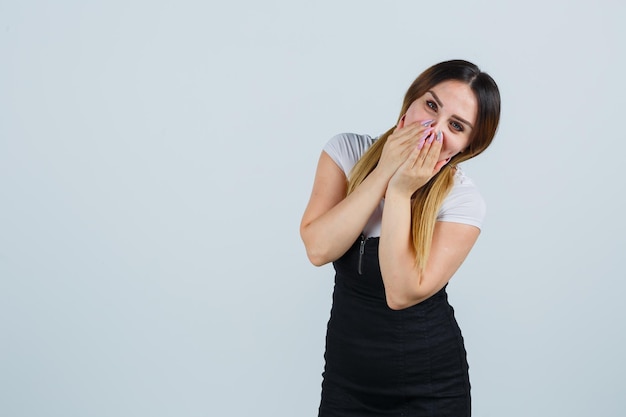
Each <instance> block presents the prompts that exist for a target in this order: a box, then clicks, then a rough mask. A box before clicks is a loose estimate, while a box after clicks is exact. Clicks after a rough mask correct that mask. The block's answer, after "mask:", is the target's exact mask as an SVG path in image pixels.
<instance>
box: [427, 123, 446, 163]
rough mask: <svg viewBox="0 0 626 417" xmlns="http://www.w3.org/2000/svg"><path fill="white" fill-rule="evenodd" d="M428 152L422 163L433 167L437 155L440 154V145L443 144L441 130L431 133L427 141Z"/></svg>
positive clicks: (437, 159)
mask: <svg viewBox="0 0 626 417" xmlns="http://www.w3.org/2000/svg"><path fill="white" fill-rule="evenodd" d="M427 144H428V152H427V154H426V156H425V158H424V165H425V166H430V167H432V168H433V169H434V168H435V165H436V164H437V161H439V155H440V154H441V147H442V145H443V132H442V131H438V132H437V133H436V134H432V135H431V136H430V137H429V138H428V141H427Z"/></svg>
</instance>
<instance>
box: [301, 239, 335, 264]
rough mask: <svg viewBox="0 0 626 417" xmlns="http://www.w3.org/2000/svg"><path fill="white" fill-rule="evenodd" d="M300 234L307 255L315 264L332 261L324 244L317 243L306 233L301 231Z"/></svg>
mask: <svg viewBox="0 0 626 417" xmlns="http://www.w3.org/2000/svg"><path fill="white" fill-rule="evenodd" d="M300 235H301V237H302V241H303V242H304V247H305V249H306V256H307V258H309V261H310V262H311V263H312V264H313V265H315V266H322V265H326V264H327V263H329V262H331V261H332V259H330V257H329V254H328V253H327V251H326V250H325V249H324V246H323V245H320V244H319V243H316V242H315V241H314V240H313V239H311V238H310V237H308V238H307V236H306V235H305V233H302V232H301V234H300Z"/></svg>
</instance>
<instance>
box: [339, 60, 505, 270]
mask: <svg viewBox="0 0 626 417" xmlns="http://www.w3.org/2000/svg"><path fill="white" fill-rule="evenodd" d="M449 80H455V81H461V82H464V83H466V84H467V85H468V86H469V87H470V88H471V89H472V91H473V92H474V94H475V95H476V100H477V102H478V114H477V116H476V123H475V125H474V128H473V129H472V134H471V136H470V140H469V146H468V147H467V148H466V149H465V150H464V151H463V152H460V153H458V154H456V155H455V156H453V157H452V158H451V159H450V161H449V162H448V164H446V165H444V166H443V168H441V170H440V171H439V172H438V173H437V174H436V175H435V176H434V177H433V178H431V179H430V180H429V181H428V182H427V183H426V184H425V185H424V186H422V187H420V188H419V189H418V190H417V191H415V193H414V194H413V196H412V202H411V229H412V236H413V246H414V249H415V263H416V266H417V268H418V270H419V271H420V272H422V271H424V269H425V268H426V263H427V261H428V256H429V255H430V248H431V244H432V238H433V233H434V230H435V223H436V221H437V214H438V212H439V208H440V207H441V204H442V203H443V200H444V199H445V198H446V196H447V195H448V193H449V192H450V190H451V189H452V186H453V185H454V174H455V171H456V165H457V164H459V163H460V162H463V161H466V160H468V159H470V158H473V157H475V156H476V155H479V154H480V153H482V152H483V151H484V150H485V149H487V147H488V146H489V145H490V144H491V142H492V140H493V137H494V136H495V134H496V130H497V129H498V122H499V120H500V92H499V90H498V86H497V85H496V83H495V81H494V80H493V79H492V78H491V77H490V76H489V75H488V74H487V73H485V72H482V71H481V70H480V69H479V68H478V67H477V66H476V65H474V64H472V63H471V62H467V61H463V60H452V61H445V62H441V63H439V64H435V65H433V66H432V67H430V68H428V69H427V70H426V71H424V72H423V73H422V74H421V75H420V76H419V77H417V79H416V80H415V81H413V84H411V86H410V87H409V89H408V91H407V92H406V95H405V96H404V101H403V103H402V109H401V110H400V115H399V116H398V122H399V121H400V118H401V117H402V116H403V115H404V114H405V113H406V112H407V110H408V108H409V106H410V105H411V104H412V103H413V102H414V101H415V100H417V99H418V98H420V97H421V96H423V95H424V94H426V92H428V90H430V89H431V88H433V87H434V86H436V85H437V84H439V83H441V82H443V81H449ZM394 130H395V126H394V127H392V128H391V129H389V130H388V131H387V132H385V133H384V134H383V135H382V136H380V138H379V139H378V140H377V141H376V142H375V143H374V144H373V145H372V146H371V147H370V148H369V149H368V150H367V152H366V153H365V154H364V155H363V156H362V157H361V159H360V160H359V161H358V162H357V163H356V165H355V166H354V168H353V169H352V172H351V173H350V179H349V181H348V194H350V193H351V192H353V191H354V189H355V188H356V187H357V186H358V185H359V184H361V183H362V182H363V180H364V179H365V178H366V177H367V176H368V175H369V174H370V173H371V172H372V171H373V170H374V168H375V167H376V165H377V164H378V161H379V160H380V155H381V153H382V151H383V147H384V146H385V143H386V142H387V138H388V137H389V135H391V134H392V133H393V131H394Z"/></svg>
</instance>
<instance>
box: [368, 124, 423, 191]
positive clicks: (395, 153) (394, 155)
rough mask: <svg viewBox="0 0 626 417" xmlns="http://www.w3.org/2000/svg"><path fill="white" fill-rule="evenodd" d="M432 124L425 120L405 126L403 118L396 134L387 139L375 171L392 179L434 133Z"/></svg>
mask: <svg viewBox="0 0 626 417" xmlns="http://www.w3.org/2000/svg"><path fill="white" fill-rule="evenodd" d="M431 123H432V120H425V121H421V122H416V123H412V124H410V125H408V126H405V125H404V117H402V119H400V122H399V123H398V126H397V127H396V129H395V130H394V132H393V133H392V134H391V135H389V137H388V138H387V142H386V143H385V145H384V146H383V151H382V154H381V155H380V160H379V161H378V165H376V168H375V170H376V171H378V172H380V173H381V174H382V175H383V176H384V177H385V178H386V179H387V180H389V179H391V177H392V176H393V174H395V172H396V171H397V170H398V168H399V167H400V166H401V165H402V164H403V163H404V162H405V161H406V160H407V158H408V157H409V155H410V154H411V151H412V150H413V149H415V147H416V146H417V144H418V143H419V142H420V141H423V140H424V139H426V137H427V136H428V135H429V134H430V133H431V132H432V131H433V128H432V127H430V124H431Z"/></svg>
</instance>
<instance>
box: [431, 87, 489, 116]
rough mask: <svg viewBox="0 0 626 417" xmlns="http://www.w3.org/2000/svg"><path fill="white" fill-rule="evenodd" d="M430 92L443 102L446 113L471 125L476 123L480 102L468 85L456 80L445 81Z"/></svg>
mask: <svg viewBox="0 0 626 417" xmlns="http://www.w3.org/2000/svg"><path fill="white" fill-rule="evenodd" d="M429 91H432V92H433V93H434V95H436V97H437V98H438V99H439V100H440V101H441V104H443V108H444V110H445V111H446V112H448V113H451V114H454V115H457V116H459V117H462V118H463V119H466V120H468V121H469V122H470V123H475V122H476V115H477V113H478V100H477V99H476V95H475V94H474V91H472V89H471V87H470V86H469V85H467V84H466V83H464V82H462V81H456V80H449V81H443V82H441V83H439V84H437V85H435V86H433V87H432V88H431V89H430V90H429ZM426 95H430V93H426Z"/></svg>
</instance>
